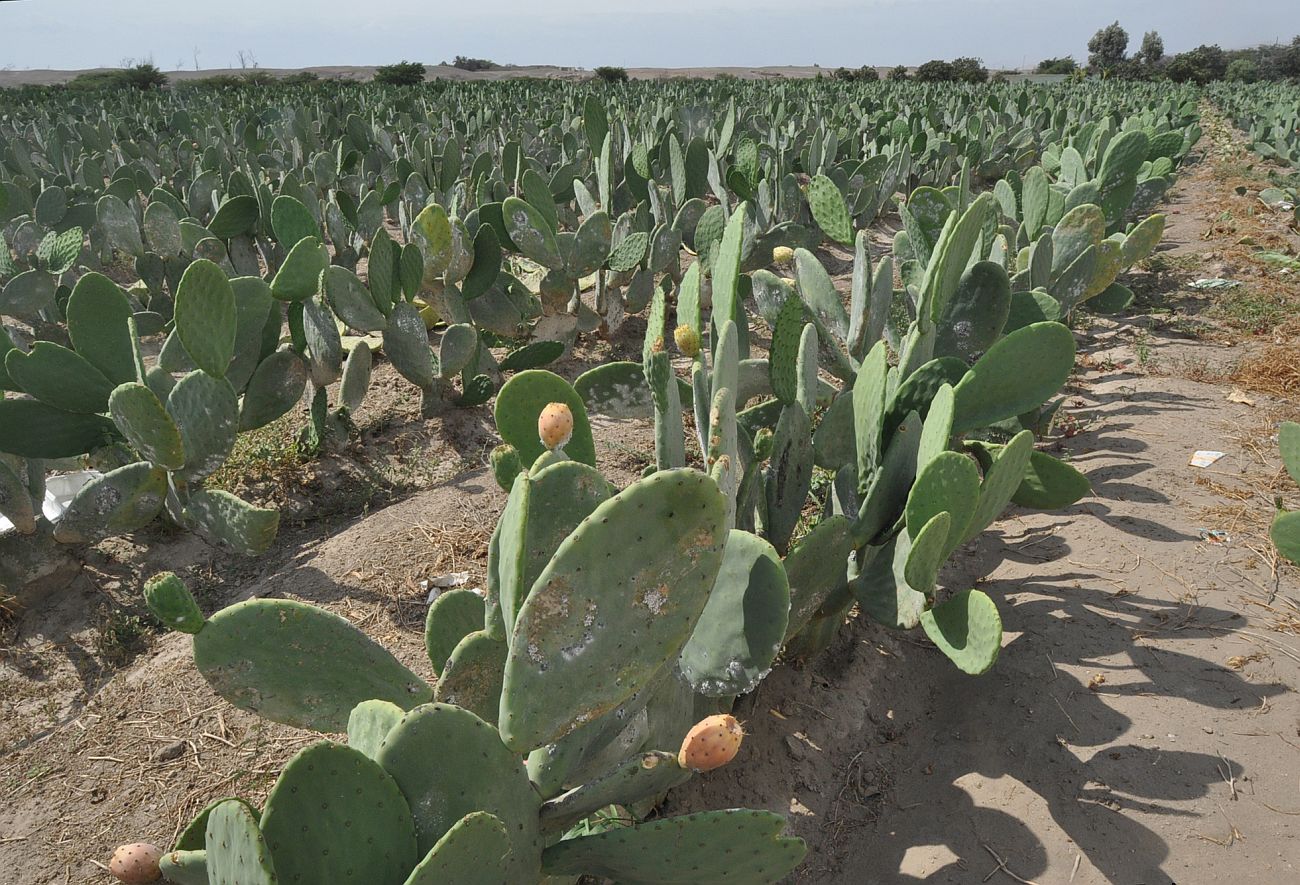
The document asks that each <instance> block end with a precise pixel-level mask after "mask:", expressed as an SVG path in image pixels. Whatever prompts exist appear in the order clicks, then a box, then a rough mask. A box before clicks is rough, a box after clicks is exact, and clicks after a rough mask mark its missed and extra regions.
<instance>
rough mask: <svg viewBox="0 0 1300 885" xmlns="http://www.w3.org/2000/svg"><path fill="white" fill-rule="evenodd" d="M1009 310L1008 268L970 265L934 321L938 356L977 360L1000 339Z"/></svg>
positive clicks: (992, 265) (990, 262)
mask: <svg viewBox="0 0 1300 885" xmlns="http://www.w3.org/2000/svg"><path fill="white" fill-rule="evenodd" d="M1010 310H1011V280H1010V278H1009V277H1008V276H1007V272H1006V269H1005V268H1003V267H1002V265H1000V264H996V263H995V262H992V261H980V262H977V263H976V264H973V265H971V266H970V267H969V268H967V270H966V272H965V273H964V274H963V275H962V278H961V280H960V281H959V282H958V283H957V291H956V292H954V293H953V295H952V297H951V298H949V299H948V301H947V303H946V304H945V306H944V312H943V314H942V315H941V316H940V317H939V318H938V319H937V320H936V321H935V332H936V337H935V343H934V352H935V355H936V356H953V357H958V358H959V359H961V360H963V361H971V360H975V359H976V358H978V357H979V356H981V355H982V354H983V353H984V352H985V351H986V350H988V349H989V348H990V347H992V346H993V343H994V342H995V341H997V340H998V337H999V336H1000V335H1001V334H1002V329H1003V327H1004V326H1006V322H1007V314H1008V313H1009V312H1010Z"/></svg>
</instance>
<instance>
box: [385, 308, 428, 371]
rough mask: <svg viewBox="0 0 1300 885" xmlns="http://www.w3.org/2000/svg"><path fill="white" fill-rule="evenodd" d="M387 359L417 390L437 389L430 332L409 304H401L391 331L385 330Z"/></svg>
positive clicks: (395, 310) (390, 322)
mask: <svg viewBox="0 0 1300 885" xmlns="http://www.w3.org/2000/svg"><path fill="white" fill-rule="evenodd" d="M384 355H385V356H387V357H388V359H389V360H390V361H391V362H392V364H393V368H394V369H396V370H397V373H398V374H399V375H401V376H402V377H403V378H405V379H406V380H407V381H410V382H411V383H412V384H414V385H415V386H416V387H420V388H428V387H431V386H432V385H433V382H434V380H435V377H434V366H433V351H432V350H431V349H430V348H429V332H428V330H427V329H426V328H425V325H424V318H423V317H421V316H420V311H419V309H418V308H416V306H415V305H414V304H411V303H410V302H409V301H401V302H398V303H397V304H396V305H395V306H394V307H393V312H392V313H391V314H389V315H388V327H387V328H386V329H384Z"/></svg>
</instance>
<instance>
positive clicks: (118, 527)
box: [54, 461, 167, 544]
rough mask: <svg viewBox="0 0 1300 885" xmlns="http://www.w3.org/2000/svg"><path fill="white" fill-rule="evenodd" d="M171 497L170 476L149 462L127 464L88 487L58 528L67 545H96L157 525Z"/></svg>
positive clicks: (58, 537) (58, 535)
mask: <svg viewBox="0 0 1300 885" xmlns="http://www.w3.org/2000/svg"><path fill="white" fill-rule="evenodd" d="M166 495H167V473H166V471H164V470H163V469H162V468H159V467H155V466H153V465H152V464H149V463H147V462H144V461H142V462H139V463H137V464H127V465H126V466H124V467H119V468H117V469H116V470H110V471H109V472H108V473H105V474H103V475H102V476H97V477H95V478H94V479H92V480H91V481H90V482H88V483H86V484H85V485H84V486H82V487H81V489H80V490H79V491H78V492H77V494H76V495H75V496H74V497H73V499H72V501H71V503H69V504H68V509H67V510H66V511H64V513H63V516H62V517H60V519H59V521H58V523H57V524H56V525H55V527H54V539H55V540H56V541H59V542H60V543H64V544H93V543H95V542H96V541H99V540H100V539H102V538H106V537H108V536H109V535H115V534H124V533H126V532H133V531H135V530H136V529H139V528H142V527H144V526H145V525H148V524H149V523H150V522H152V521H153V519H154V517H156V516H157V515H158V514H159V513H160V512H161V511H162V508H163V502H164V499H165V497H166Z"/></svg>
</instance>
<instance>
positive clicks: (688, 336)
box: [673, 326, 700, 359]
mask: <svg viewBox="0 0 1300 885" xmlns="http://www.w3.org/2000/svg"><path fill="white" fill-rule="evenodd" d="M673 340H674V341H676V342H677V349H678V350H680V351H681V352H682V356H688V357H691V358H692V359H694V358H695V357H696V356H697V355H698V354H699V352H700V333H699V332H697V331H695V329H694V328H692V327H691V326H678V327H677V329H676V330H675V331H674V332H673Z"/></svg>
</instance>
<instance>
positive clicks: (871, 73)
mask: <svg viewBox="0 0 1300 885" xmlns="http://www.w3.org/2000/svg"><path fill="white" fill-rule="evenodd" d="M831 76H832V77H834V78H835V79H836V80H844V81H846V82H849V83H870V82H874V81H876V80H879V79H880V72H879V71H877V70H876V69H875V68H873V67H871V66H870V65H863V66H862V67H860V68H836V69H835V72H834V73H832V74H831Z"/></svg>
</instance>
